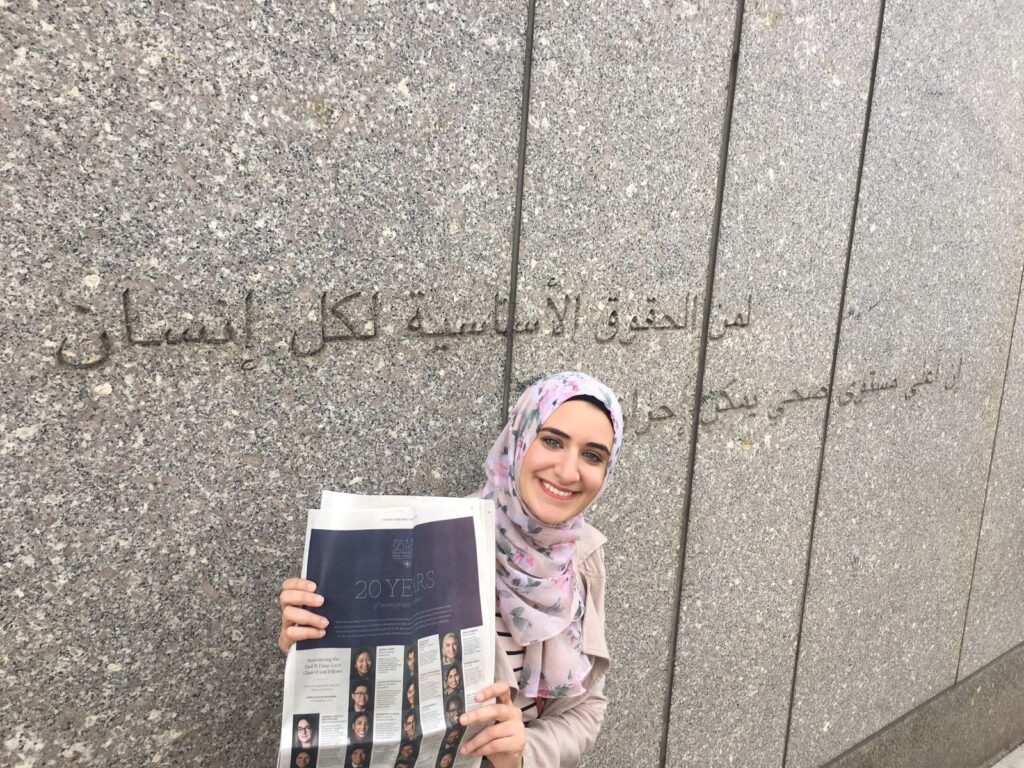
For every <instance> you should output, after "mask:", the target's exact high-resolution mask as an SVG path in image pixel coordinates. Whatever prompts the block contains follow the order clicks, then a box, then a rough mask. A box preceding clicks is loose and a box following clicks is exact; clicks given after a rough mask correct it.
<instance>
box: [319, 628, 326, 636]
mask: <svg viewBox="0 0 1024 768" xmlns="http://www.w3.org/2000/svg"><path fill="white" fill-rule="evenodd" d="M326 634H327V630H326V629H321V630H320V637H323V636H324V635H326Z"/></svg>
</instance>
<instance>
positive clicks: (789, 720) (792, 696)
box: [782, 0, 885, 768]
mask: <svg viewBox="0 0 1024 768" xmlns="http://www.w3.org/2000/svg"><path fill="white" fill-rule="evenodd" d="M884 19H885V0H881V2H880V3H879V5H878V23H877V27H876V29H875V52H874V57H873V58H872V60H871V81H870V83H869V85H868V99H867V101H868V103H867V106H866V107H865V109H864V131H863V133H862V135H861V142H860V159H859V160H858V162H857V182H856V185H855V186H854V191H853V210H852V212H851V213H850V229H849V236H848V237H847V240H846V264H845V266H844V267H843V283H842V287H841V289H840V294H839V312H838V313H837V315H836V329H835V335H834V336H833V342H832V365H831V368H830V370H829V378H828V394H829V396H828V398H827V399H826V400H825V416H824V419H823V422H822V427H821V448H820V450H819V452H818V470H817V477H816V478H815V482H814V502H813V504H812V506H811V528H810V532H809V534H808V537H807V554H806V558H805V561H804V585H803V593H802V594H801V596H800V613H799V614H798V616H797V634H796V648H795V650H794V654H793V676H792V679H791V680H790V685H789V707H788V711H787V713H786V731H785V738H784V740H783V743H782V765H783V768H785V765H786V763H787V761H788V759H789V737H790V735H791V733H792V729H793V704H794V702H795V700H796V681H797V671H798V669H799V667H800V646H801V641H802V640H803V632H804V612H805V611H806V609H807V594H808V592H809V591H810V590H809V586H810V579H811V558H812V554H813V551H814V529H815V525H816V523H817V521H818V501H819V499H820V496H821V477H822V473H823V470H824V467H825V449H826V445H827V442H828V427H829V420H830V418H831V415H832V392H833V390H834V388H835V383H836V365H837V364H838V362H839V342H840V336H841V333H842V329H843V312H844V311H845V309H846V288H847V284H848V283H849V279H850V262H851V260H852V256H853V242H854V237H855V235H856V230H857V213H858V211H859V210H860V188H861V182H862V181H863V178H864V158H865V157H866V155H867V147H868V134H869V129H870V127H871V108H872V106H873V105H874V101H875V76H876V75H877V73H878V53H879V50H880V49H881V47H882V23H883V21H884Z"/></svg>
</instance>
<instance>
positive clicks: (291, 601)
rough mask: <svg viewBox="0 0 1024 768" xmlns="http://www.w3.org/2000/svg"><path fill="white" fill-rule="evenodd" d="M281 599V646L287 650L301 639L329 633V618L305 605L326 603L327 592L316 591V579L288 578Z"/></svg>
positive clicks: (278, 637) (279, 637)
mask: <svg viewBox="0 0 1024 768" xmlns="http://www.w3.org/2000/svg"><path fill="white" fill-rule="evenodd" d="M277 602H278V604H279V605H280V606H281V634H279V635H278V636H277V645H278V647H280V649H281V650H282V651H283V652H284V653H287V652H288V649H289V648H291V647H292V644H293V643H294V642H296V641H297V640H315V639H317V638H321V637H323V636H324V635H325V634H327V633H326V629H327V619H325V618H324V617H323V616H318V615H317V614H315V613H313V612H312V611H307V610H306V609H305V608H302V607H301V606H303V605H314V606H316V605H323V604H324V598H323V595H318V594H317V593H316V584H314V583H313V582H312V581H308V580H307V579H285V581H284V583H283V584H282V585H281V595H280V596H279V597H278V598H277Z"/></svg>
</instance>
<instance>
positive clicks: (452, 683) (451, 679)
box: [447, 667, 459, 688]
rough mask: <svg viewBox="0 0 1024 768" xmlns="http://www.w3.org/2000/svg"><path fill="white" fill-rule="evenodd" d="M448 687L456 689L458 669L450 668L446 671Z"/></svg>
mask: <svg viewBox="0 0 1024 768" xmlns="http://www.w3.org/2000/svg"><path fill="white" fill-rule="evenodd" d="M447 680H448V687H449V688H458V686H459V670H458V667H452V668H451V669H449V670H448V678H447Z"/></svg>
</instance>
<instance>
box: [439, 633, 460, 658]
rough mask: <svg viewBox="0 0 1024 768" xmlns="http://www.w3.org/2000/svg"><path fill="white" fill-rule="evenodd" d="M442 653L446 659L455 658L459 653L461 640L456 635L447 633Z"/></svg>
mask: <svg viewBox="0 0 1024 768" xmlns="http://www.w3.org/2000/svg"><path fill="white" fill-rule="evenodd" d="M441 653H442V654H443V655H444V657H445V658H446V659H454V658H455V657H456V656H458V655H459V642H458V640H456V639H455V635H445V636H444V643H443V644H442V646H441Z"/></svg>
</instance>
